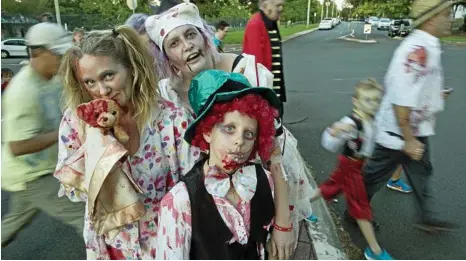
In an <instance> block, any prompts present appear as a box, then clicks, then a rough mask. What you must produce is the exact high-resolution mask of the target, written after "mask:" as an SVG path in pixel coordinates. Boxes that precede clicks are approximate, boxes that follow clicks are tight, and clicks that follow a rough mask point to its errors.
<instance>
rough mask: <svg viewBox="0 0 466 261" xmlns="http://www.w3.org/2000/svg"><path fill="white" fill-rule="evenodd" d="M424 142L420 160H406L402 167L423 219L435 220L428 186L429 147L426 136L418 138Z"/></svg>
mask: <svg viewBox="0 0 466 261" xmlns="http://www.w3.org/2000/svg"><path fill="white" fill-rule="evenodd" d="M418 139H419V140H420V141H421V142H422V143H424V144H425V150H424V155H423V157H422V159H421V160H419V161H415V160H410V159H409V160H407V161H405V163H403V169H404V171H405V173H406V176H407V177H408V179H409V182H410V183H411V184H412V185H413V190H414V195H415V196H416V200H417V202H418V204H419V207H420V209H421V215H422V220H423V221H427V222H428V221H430V220H435V219H436V216H437V211H436V210H435V209H434V202H433V201H434V196H433V193H432V190H431V187H430V178H431V176H432V164H431V162H430V149H429V144H428V140H427V138H418Z"/></svg>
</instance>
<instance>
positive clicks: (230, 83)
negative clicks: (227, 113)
mask: <svg viewBox="0 0 466 261" xmlns="http://www.w3.org/2000/svg"><path fill="white" fill-rule="evenodd" d="M247 94H258V95H260V96H262V98H264V99H265V100H266V101H268V102H269V104H270V105H271V106H272V107H274V108H276V109H277V110H278V112H279V114H280V115H282V106H281V102H280V100H279V99H278V97H277V94H275V92H274V91H273V90H272V89H270V88H267V87H252V86H251V84H250V83H249V81H248V79H247V78H246V77H244V75H242V74H240V73H228V72H224V71H220V70H206V71H203V72H201V73H199V74H198V75H197V76H196V77H194V79H193V80H192V81H191V85H190V86H189V92H188V98H189V103H190V104H191V107H192V108H193V110H194V113H195V115H196V119H194V120H193V121H192V122H191V124H190V125H189V126H188V129H187V130H186V133H185V135H184V139H185V140H186V141H187V142H188V143H189V144H191V141H192V138H193V137H194V135H195V133H196V126H197V125H198V124H199V122H200V121H201V120H202V118H203V117H204V116H205V115H206V114H207V113H208V112H209V110H210V108H211V107H212V105H214V104H215V103H218V102H228V101H231V100H233V99H234V98H238V97H242V96H244V95H247Z"/></svg>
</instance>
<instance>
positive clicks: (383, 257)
mask: <svg viewBox="0 0 466 261" xmlns="http://www.w3.org/2000/svg"><path fill="white" fill-rule="evenodd" d="M364 256H365V257H366V259H367V260H393V257H392V256H390V254H389V253H388V252H387V251H386V250H385V249H382V253H380V254H378V255H376V254H375V253H374V252H372V250H371V249H370V248H369V247H366V250H364Z"/></svg>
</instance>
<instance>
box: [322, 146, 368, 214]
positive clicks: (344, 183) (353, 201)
mask: <svg viewBox="0 0 466 261" xmlns="http://www.w3.org/2000/svg"><path fill="white" fill-rule="evenodd" d="M363 164H364V161H362V160H355V159H350V158H348V157H345V156H342V155H340V156H338V166H337V168H336V169H335V170H334V171H333V173H332V175H331V176H330V178H329V179H328V180H327V181H325V182H324V183H323V184H321V185H320V190H321V193H322V196H323V197H324V199H325V200H330V199H332V198H334V197H335V196H336V195H338V194H340V193H341V192H343V193H344V194H345V197H346V203H347V205H348V212H349V214H350V216H352V217H353V218H355V219H365V220H372V211H371V205H370V202H369V200H368V198H367V192H366V186H365V185H364V178H363V176H362V173H361V170H362V166H363Z"/></svg>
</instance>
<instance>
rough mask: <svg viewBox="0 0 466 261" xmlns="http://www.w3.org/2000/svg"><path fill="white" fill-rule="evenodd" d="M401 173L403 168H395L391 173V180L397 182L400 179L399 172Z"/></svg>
mask: <svg viewBox="0 0 466 261" xmlns="http://www.w3.org/2000/svg"><path fill="white" fill-rule="evenodd" d="M402 171H403V168H402V167H401V166H398V168H396V170H395V172H393V175H392V177H391V180H395V181H396V180H399V179H400V178H401V172H402Z"/></svg>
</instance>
